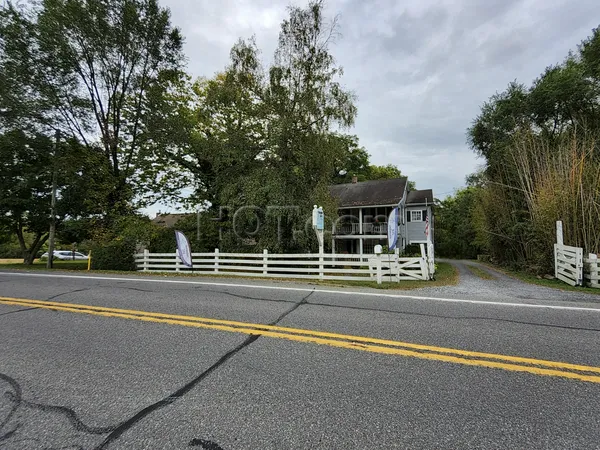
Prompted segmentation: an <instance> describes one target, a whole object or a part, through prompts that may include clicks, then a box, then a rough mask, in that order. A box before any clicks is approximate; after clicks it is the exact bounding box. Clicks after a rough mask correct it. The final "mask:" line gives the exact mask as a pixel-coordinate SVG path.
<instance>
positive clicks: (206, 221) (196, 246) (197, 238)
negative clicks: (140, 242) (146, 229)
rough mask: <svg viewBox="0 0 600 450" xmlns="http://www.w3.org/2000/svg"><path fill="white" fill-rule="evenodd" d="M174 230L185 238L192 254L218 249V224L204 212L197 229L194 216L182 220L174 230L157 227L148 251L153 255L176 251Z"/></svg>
mask: <svg viewBox="0 0 600 450" xmlns="http://www.w3.org/2000/svg"><path fill="white" fill-rule="evenodd" d="M175 230H179V231H181V232H183V233H184V234H185V235H186V236H187V238H188V239H189V241H190V246H191V249H192V252H195V253H207V252H212V251H214V250H215V248H218V247H219V229H218V224H217V223H216V222H215V221H214V220H213V217H212V216H211V215H210V214H209V213H207V212H204V213H201V214H200V223H199V227H198V219H197V216H196V214H190V215H189V216H186V217H184V218H182V219H181V220H179V221H178V222H177V223H176V224H175V227H174V228H163V227H157V229H156V232H155V233H154V234H153V236H152V238H151V239H150V242H149V246H148V250H150V252H154V253H172V252H174V251H175V250H176V249H177V242H176V240H175ZM198 231H199V232H198Z"/></svg>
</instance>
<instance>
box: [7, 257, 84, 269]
mask: <svg viewBox="0 0 600 450" xmlns="http://www.w3.org/2000/svg"><path fill="white" fill-rule="evenodd" d="M52 264H53V266H54V269H58V270H87V266H88V262H87V261H85V260H79V261H54V262H53V263H52ZM0 269H19V270H47V269H46V261H40V260H39V259H36V260H35V261H34V262H33V264H32V265H31V266H26V265H25V264H23V260H22V259H0Z"/></svg>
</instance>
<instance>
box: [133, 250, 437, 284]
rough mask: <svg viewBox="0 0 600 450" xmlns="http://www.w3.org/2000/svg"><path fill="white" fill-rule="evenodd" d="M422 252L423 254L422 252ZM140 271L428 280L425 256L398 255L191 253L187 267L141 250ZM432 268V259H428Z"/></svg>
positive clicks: (164, 255) (138, 257)
mask: <svg viewBox="0 0 600 450" xmlns="http://www.w3.org/2000/svg"><path fill="white" fill-rule="evenodd" d="M423 254H424V253H423ZM135 260H136V265H137V268H138V270H139V271H143V272H180V273H185V272H187V273H198V274H218V275H228V276H244V277H265V278H302V279H314V280H345V281H361V280H362V281H377V283H378V284H381V283H382V282H383V281H402V280H428V279H430V278H431V277H432V276H433V273H431V272H430V269H429V262H428V259H427V257H426V256H422V257H420V258H419V257H415V258H402V257H398V255H394V254H392V255H346V254H336V255H333V254H322V255H319V254H318V253H316V254H276V253H269V252H268V251H267V250H264V251H263V253H221V252H219V250H218V249H215V251H214V253H192V263H193V264H192V265H193V268H192V269H190V268H188V267H186V266H184V265H183V264H182V262H181V259H180V258H179V256H178V254H177V253H150V252H148V250H144V252H143V253H138V254H136V255H135ZM431 267H433V262H431Z"/></svg>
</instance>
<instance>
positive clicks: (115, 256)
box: [90, 239, 136, 271]
mask: <svg viewBox="0 0 600 450" xmlns="http://www.w3.org/2000/svg"><path fill="white" fill-rule="evenodd" d="M135 247H136V244H135V242H134V241H133V240H129V239H123V240H120V239H119V240H117V239H115V240H113V241H110V242H108V243H103V244H96V245H93V246H92V260H91V263H90V267H91V269H92V270H128V271H132V270H136V264H135V256H134V254H135Z"/></svg>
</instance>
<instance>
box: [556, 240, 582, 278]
mask: <svg viewBox="0 0 600 450" xmlns="http://www.w3.org/2000/svg"><path fill="white" fill-rule="evenodd" d="M554 276H555V277H556V278H558V279H559V280H561V281H564V282H565V283H568V284H570V285H571V286H582V285H583V249H582V248H579V247H570V246H568V245H561V244H554Z"/></svg>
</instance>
